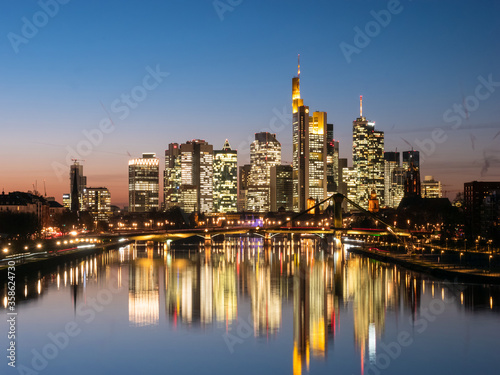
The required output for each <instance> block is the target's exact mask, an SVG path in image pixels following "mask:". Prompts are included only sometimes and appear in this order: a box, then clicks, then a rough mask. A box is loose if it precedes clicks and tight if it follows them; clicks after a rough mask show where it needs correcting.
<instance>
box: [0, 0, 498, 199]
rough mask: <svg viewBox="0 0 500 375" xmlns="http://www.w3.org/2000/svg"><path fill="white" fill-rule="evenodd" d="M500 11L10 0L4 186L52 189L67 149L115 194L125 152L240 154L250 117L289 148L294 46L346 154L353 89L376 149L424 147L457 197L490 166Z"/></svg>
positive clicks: (306, 93)
mask: <svg viewBox="0 0 500 375" xmlns="http://www.w3.org/2000/svg"><path fill="white" fill-rule="evenodd" d="M44 4H45V5H44ZM44 9H45V10H44ZM47 14H48V15H47ZM499 14H500V2H498V1H497V0H488V1H486V0H485V1H474V2H472V1H466V0H439V1H437V0H433V1H416V0H414V1H410V0H401V1H399V2H398V1H395V0H390V1H355V0H338V1H331V0H309V1H298V0H286V1H285V0H283V1H269V0H217V1H213V0H203V1H202V0H191V1H186V0H165V1H152V0H151V1H147V0H146V1H145V0H143V1H117V0H108V1H97V0H85V1H84V0H59V1H58V2H56V0H41V1H19V0H4V1H2V2H1V3H0V15H1V16H0V21H1V22H0V35H1V38H0V61H1V64H0V123H1V125H2V135H1V137H0V160H1V163H0V183H1V187H2V188H3V189H5V191H6V192H8V191H13V190H22V191H26V190H29V189H31V188H32V184H33V183H35V181H38V189H39V190H41V191H43V180H46V186H47V194H48V195H49V196H55V197H56V199H57V200H58V201H62V198H61V197H62V194H63V193H66V192H69V165H68V161H69V162H71V161H70V159H71V158H75V157H76V158H78V159H85V162H84V172H85V174H86V175H87V180H88V185H89V186H94V187H98V186H106V187H108V188H109V189H110V191H111V196H112V203H113V204H117V205H120V206H123V205H127V204H128V192H127V183H128V181H127V173H128V172H127V171H128V160H129V159H130V156H132V157H137V156H140V155H141V153H142V152H156V153H157V155H158V156H159V157H160V158H161V159H160V165H161V169H163V164H164V162H163V154H164V150H165V149H166V148H167V145H168V144H169V143H170V142H179V143H182V142H185V141H186V140H190V139H194V138H198V139H205V140H207V141H208V142H210V143H211V144H213V145H214V148H216V149H219V148H221V147H222V145H223V143H224V140H225V139H226V138H228V139H229V141H230V143H231V145H232V146H233V148H237V149H238V153H239V154H238V159H239V164H244V163H247V162H248V161H249V140H251V139H253V134H254V133H256V132H259V131H272V132H275V133H277V138H278V140H279V141H280V142H281V144H282V147H283V161H286V162H290V161H291V140H292V130H291V117H290V116H291V79H292V77H293V76H294V75H296V72H297V66H296V65H297V54H298V53H300V54H301V93H302V97H303V98H304V103H305V104H306V105H308V106H309V107H310V108H311V110H313V111H327V112H328V122H333V123H334V124H335V138H336V139H338V140H339V141H340V154H341V157H347V158H349V159H350V157H351V153H352V121H353V120H354V119H355V118H356V117H357V116H358V115H359V95H363V114H364V115H365V116H366V117H367V118H369V119H371V120H373V121H375V122H376V128H377V129H379V130H382V131H384V132H385V150H386V151H393V150H395V149H396V148H397V149H398V150H400V151H403V150H407V149H409V148H410V146H409V145H408V143H409V144H411V145H412V147H413V148H414V149H417V150H420V151H421V155H422V154H423V158H424V159H425V161H424V162H423V164H422V166H421V173H422V177H423V176H424V175H434V177H435V178H436V179H439V180H441V181H442V182H443V184H445V186H444V190H447V191H448V192H447V193H446V194H447V196H449V197H452V198H453V197H454V196H455V194H456V192H457V190H461V189H463V182H465V181H472V180H498V179H500V134H499V132H500V122H499V121H498V118H499V117H500V106H499V103H500V64H499V63H498V62H499V61H500V44H499V43H498V40H499V36H500V21H499V18H498V15H499ZM389 16H390V18H389ZM109 118H111V120H112V123H110V121H109ZM100 128H101V129H102V130H98V129H100ZM85 134H87V135H85ZM88 138H91V141H89V140H88ZM91 142H93V143H91Z"/></svg>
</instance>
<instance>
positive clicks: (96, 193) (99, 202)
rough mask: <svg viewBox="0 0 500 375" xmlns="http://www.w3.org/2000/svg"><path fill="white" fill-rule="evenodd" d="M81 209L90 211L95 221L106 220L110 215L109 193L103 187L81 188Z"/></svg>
mask: <svg viewBox="0 0 500 375" xmlns="http://www.w3.org/2000/svg"><path fill="white" fill-rule="evenodd" d="M83 207H84V208H83V209H84V210H85V211H88V212H90V214H91V215H92V217H93V218H94V220H95V221H105V222H108V221H109V218H110V217H111V194H110V193H109V190H108V189H107V188H105V187H98V188H92V187H88V188H85V189H83Z"/></svg>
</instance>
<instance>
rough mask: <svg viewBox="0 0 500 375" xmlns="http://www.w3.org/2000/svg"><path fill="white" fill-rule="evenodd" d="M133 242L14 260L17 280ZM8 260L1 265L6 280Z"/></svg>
mask: <svg viewBox="0 0 500 375" xmlns="http://www.w3.org/2000/svg"><path fill="white" fill-rule="evenodd" d="M131 242H133V241H122V242H112V243H107V244H99V245H96V246H95V247H83V248H76V249H72V250H67V251H64V252H55V251H54V252H44V253H43V254H42V253H41V254H40V255H36V254H35V256H32V257H26V258H24V257H18V258H12V260H13V261H14V262H15V269H16V272H15V273H16V278H17V277H18V276H24V275H27V274H30V273H32V272H38V271H43V272H46V271H50V270H52V269H54V268H57V266H58V265H60V264H61V262H70V261H73V260H76V259H80V258H82V257H87V256H91V255H94V254H100V253H102V252H104V251H107V250H112V249H116V248H119V247H121V246H124V245H127V244H129V243H131ZM6 260H7V259H6ZM6 260H4V261H3V262H2V264H1V265H0V278H4V277H5V278H6V277H7V275H8V267H9V265H8V262H7V261H6Z"/></svg>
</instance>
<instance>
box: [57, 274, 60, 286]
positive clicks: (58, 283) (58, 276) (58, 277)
mask: <svg viewBox="0 0 500 375" xmlns="http://www.w3.org/2000/svg"><path fill="white" fill-rule="evenodd" d="M60 285H61V276H60V275H59V274H57V290H59V286H60Z"/></svg>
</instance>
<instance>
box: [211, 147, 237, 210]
mask: <svg viewBox="0 0 500 375" xmlns="http://www.w3.org/2000/svg"><path fill="white" fill-rule="evenodd" d="M213 194H214V209H213V211H214V212H236V211H237V207H236V203H237V199H238V152H237V151H236V150H232V149H231V146H230V145H229V141H228V140H227V139H226V142H225V143H224V146H223V147H222V150H214V188H213Z"/></svg>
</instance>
